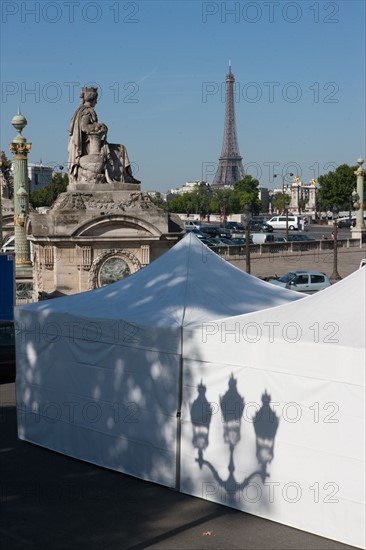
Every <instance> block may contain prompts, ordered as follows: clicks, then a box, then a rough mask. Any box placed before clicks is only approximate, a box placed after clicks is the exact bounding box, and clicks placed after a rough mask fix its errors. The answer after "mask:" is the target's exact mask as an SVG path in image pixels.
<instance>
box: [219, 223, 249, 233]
mask: <svg viewBox="0 0 366 550" xmlns="http://www.w3.org/2000/svg"><path fill="white" fill-rule="evenodd" d="M224 229H230V231H234V232H236V233H243V231H245V227H244V225H243V224H242V223H239V222H226V223H225V227H224Z"/></svg>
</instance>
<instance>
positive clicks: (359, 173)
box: [355, 157, 365, 242]
mask: <svg viewBox="0 0 366 550" xmlns="http://www.w3.org/2000/svg"><path fill="white" fill-rule="evenodd" d="M364 162H365V161H364V160H363V158H361V157H360V158H359V159H357V164H358V168H357V170H356V172H355V175H356V176H357V195H358V197H359V201H358V208H357V216H356V229H358V230H360V231H361V230H362V229H363V230H364V229H365V222H364V219H363V210H364V204H363V198H364V189H363V178H364V175H365V171H364V170H362V165H363V163H364ZM361 242H362V240H361Z"/></svg>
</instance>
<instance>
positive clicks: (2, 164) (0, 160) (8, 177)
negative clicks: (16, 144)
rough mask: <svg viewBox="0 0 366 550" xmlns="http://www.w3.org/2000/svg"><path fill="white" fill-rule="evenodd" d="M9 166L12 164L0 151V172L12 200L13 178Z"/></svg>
mask: <svg viewBox="0 0 366 550" xmlns="http://www.w3.org/2000/svg"><path fill="white" fill-rule="evenodd" d="M11 165H12V162H11V160H9V159H8V157H7V156H6V155H5V153H4V151H0V170H1V173H2V175H3V177H4V179H5V182H6V186H7V188H8V190H9V196H10V198H12V197H13V194H14V178H13V173H12V171H11Z"/></svg>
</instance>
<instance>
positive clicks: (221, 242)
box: [210, 237, 232, 246]
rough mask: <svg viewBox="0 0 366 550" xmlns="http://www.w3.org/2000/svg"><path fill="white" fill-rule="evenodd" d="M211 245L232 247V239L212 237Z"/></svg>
mask: <svg viewBox="0 0 366 550" xmlns="http://www.w3.org/2000/svg"><path fill="white" fill-rule="evenodd" d="M210 243H211V244H213V245H215V246H231V245H232V242H231V239H226V237H211V238H210Z"/></svg>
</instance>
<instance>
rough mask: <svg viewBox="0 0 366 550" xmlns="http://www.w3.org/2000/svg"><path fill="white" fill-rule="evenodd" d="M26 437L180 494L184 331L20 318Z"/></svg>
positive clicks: (21, 429)
mask: <svg viewBox="0 0 366 550" xmlns="http://www.w3.org/2000/svg"><path fill="white" fill-rule="evenodd" d="M16 323H17V338H16V342H17V378H16V389H17V414H18V436H19V438H20V439H23V440H25V441H29V442H32V443H35V444H38V445H41V446H43V447H46V448H48V449H51V450H54V451H58V452H61V453H63V454H66V455H68V456H72V457H74V458H78V459H81V460H85V461H88V462H91V463H94V464H96V465H99V466H103V467H107V468H110V469H113V470H117V471H120V472H123V473H127V474H130V475H133V476H136V477H139V478H141V479H145V480H148V481H153V482H156V483H160V484H162V485H166V486H168V487H175V485H176V446H177V419H176V412H177V402H178V374H179V360H180V356H179V352H180V329H179V328H177V329H166V328H164V329H157V328H152V327H143V326H138V325H136V324H131V323H126V322H124V321H118V322H111V321H104V320H95V319H93V320H90V319H85V318H81V317H76V316H71V315H67V314H57V315H53V314H48V316H47V317H46V318H44V317H42V315H40V314H39V313H37V311H34V310H28V311H23V313H21V312H20V311H19V310H18V311H17V319H16Z"/></svg>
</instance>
